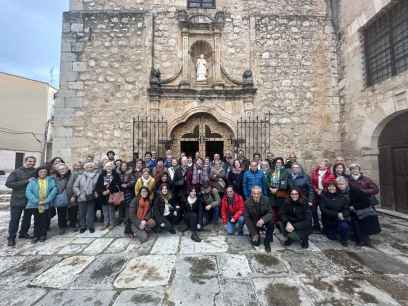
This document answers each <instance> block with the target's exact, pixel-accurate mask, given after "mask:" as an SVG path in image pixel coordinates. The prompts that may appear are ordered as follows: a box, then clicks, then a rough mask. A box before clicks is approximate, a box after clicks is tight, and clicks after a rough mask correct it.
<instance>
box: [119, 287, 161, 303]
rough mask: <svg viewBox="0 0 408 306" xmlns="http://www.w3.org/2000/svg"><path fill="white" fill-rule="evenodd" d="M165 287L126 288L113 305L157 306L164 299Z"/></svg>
mask: <svg viewBox="0 0 408 306" xmlns="http://www.w3.org/2000/svg"><path fill="white" fill-rule="evenodd" d="M164 297H165V290H164V288H163V287H158V288H154V289H140V290H125V291H122V292H121V293H120V295H119V296H118V298H117V299H116V301H115V304H113V306H134V305H138V306H157V305H161V304H162V303H163V301H164Z"/></svg>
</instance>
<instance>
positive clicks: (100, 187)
mask: <svg viewBox="0 0 408 306" xmlns="http://www.w3.org/2000/svg"><path fill="white" fill-rule="evenodd" d="M120 185H121V182H120V178H119V175H118V174H117V172H116V171H114V168H113V163H112V162H108V163H106V164H105V166H104V171H103V172H102V173H101V174H100V175H99V178H98V181H97V183H96V187H95V191H96V192H97V193H98V197H99V199H100V200H101V202H102V210H103V216H104V220H103V221H104V224H105V227H104V229H106V228H108V227H109V228H113V226H114V225H115V224H114V222H115V207H114V206H113V204H112V203H109V196H110V195H111V194H112V193H115V192H119V191H120Z"/></svg>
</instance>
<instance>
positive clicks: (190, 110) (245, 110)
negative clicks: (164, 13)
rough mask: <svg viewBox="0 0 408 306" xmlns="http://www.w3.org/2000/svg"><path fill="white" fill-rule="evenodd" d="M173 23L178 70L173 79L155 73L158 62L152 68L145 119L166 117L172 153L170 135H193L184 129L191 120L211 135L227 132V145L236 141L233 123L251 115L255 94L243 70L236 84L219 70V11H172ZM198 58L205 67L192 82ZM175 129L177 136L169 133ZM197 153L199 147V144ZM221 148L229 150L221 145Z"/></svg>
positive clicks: (248, 73)
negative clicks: (202, 78) (177, 43)
mask: <svg viewBox="0 0 408 306" xmlns="http://www.w3.org/2000/svg"><path fill="white" fill-rule="evenodd" d="M177 20H178V31H179V35H180V37H179V38H180V41H181V42H182V46H181V47H182V48H181V49H182V50H181V53H182V54H181V55H182V56H181V57H180V58H181V61H180V63H178V66H179V67H180V68H179V69H178V72H177V73H176V74H175V75H173V76H168V77H167V78H164V77H163V76H162V75H161V72H160V69H159V68H157V67H159V66H160V64H161V63H153V67H152V69H151V76H150V88H149V90H148V92H149V97H150V107H149V113H150V115H151V116H163V117H164V118H166V120H167V121H168V124H169V134H168V138H169V140H171V142H172V145H171V146H172V147H173V148H175V150H176V149H177V148H178V147H179V144H178V143H177V142H178V141H179V139H178V138H177V137H174V135H175V134H179V135H183V134H188V133H193V131H191V130H189V129H188V127H189V126H197V125H195V123H194V120H195V119H194V118H196V121H197V120H199V119H198V118H201V119H200V120H207V119H208V124H209V128H210V129H212V130H217V129H218V130H221V131H227V129H226V127H228V132H225V133H222V135H220V138H222V139H225V140H226V139H230V140H231V139H232V138H234V137H236V135H234V133H235V129H236V122H237V120H238V119H239V118H240V117H241V116H242V115H251V114H252V113H253V111H254V98H255V94H256V91H257V90H256V88H255V86H254V82H253V75H252V71H251V69H250V67H248V69H246V70H245V71H243V74H242V79H241V80H236V79H234V78H232V77H231V76H230V75H229V74H228V72H227V71H226V70H225V69H224V68H223V64H222V63H223V52H222V45H223V44H222V38H223V37H222V32H223V28H224V21H225V15H224V12H222V11H217V12H215V15H212V16H210V15H205V14H203V13H201V12H200V13H190V12H189V13H188V12H187V11H185V10H180V11H178V12H177ZM153 44H154V39H153ZM201 55H204V58H205V60H206V63H207V78H206V80H205V81H198V80H197V71H196V63H197V59H198V58H199V57H200V56H201ZM249 62H250V61H249V59H248V63H249ZM197 114H201V115H200V116H197ZM207 115H210V117H209V116H207ZM209 118H211V120H209ZM221 125H222V126H221ZM176 127H177V133H176V132H175V130H174V129H176ZM183 128H184V130H183ZM224 134H225V135H224ZM227 134H228V135H227ZM200 148H204V145H202V144H201V143H200ZM224 148H229V146H228V144H227V143H225V144H224ZM200 151H202V149H200Z"/></svg>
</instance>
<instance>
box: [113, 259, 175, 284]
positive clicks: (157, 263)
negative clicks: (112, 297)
mask: <svg viewBox="0 0 408 306" xmlns="http://www.w3.org/2000/svg"><path fill="white" fill-rule="evenodd" d="M175 261H176V256H174V255H163V256H161V255H149V256H140V257H137V258H134V259H132V260H130V261H129V262H128V263H127V265H126V267H125V268H124V269H123V271H122V272H121V273H120V275H119V276H118V277H117V279H116V281H115V284H114V286H115V288H121V289H126V288H140V287H156V286H165V285H167V284H168V282H169V279H170V273H171V271H172V270H173V268H174V264H175Z"/></svg>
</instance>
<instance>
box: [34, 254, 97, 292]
mask: <svg viewBox="0 0 408 306" xmlns="http://www.w3.org/2000/svg"><path fill="white" fill-rule="evenodd" d="M93 260H94V257H92V256H72V257H69V258H66V259H64V260H63V261H62V262H60V263H58V264H56V265H55V266H54V267H52V268H51V269H49V270H47V271H45V272H44V273H43V274H41V275H40V276H38V277H37V278H35V279H34V280H33V281H32V282H31V285H32V286H38V287H48V288H59V289H64V288H67V287H68V285H69V284H70V283H71V282H73V281H74V280H75V279H76V278H77V277H78V275H79V274H80V273H81V272H82V271H83V270H84V269H85V268H86V267H87V266H88V265H89V264H90V263H91V262H92V261H93Z"/></svg>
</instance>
